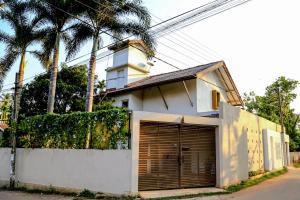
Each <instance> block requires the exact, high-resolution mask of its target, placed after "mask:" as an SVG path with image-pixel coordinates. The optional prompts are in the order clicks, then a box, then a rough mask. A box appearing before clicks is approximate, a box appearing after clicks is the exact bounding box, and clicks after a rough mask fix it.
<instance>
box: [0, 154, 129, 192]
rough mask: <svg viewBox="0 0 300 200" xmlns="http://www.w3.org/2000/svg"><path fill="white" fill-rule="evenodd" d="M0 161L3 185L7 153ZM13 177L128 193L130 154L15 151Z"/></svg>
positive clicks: (46, 184) (43, 183)
mask: <svg viewBox="0 0 300 200" xmlns="http://www.w3.org/2000/svg"><path fill="white" fill-rule="evenodd" d="M7 155H8V156H7ZM0 160H1V162H0V179H1V180H2V181H7V180H8V178H9V170H8V169H9V168H8V167H7V164H6V163H9V151H8V150H7V149H0ZM16 174H17V181H18V182H20V183H26V184H35V185H43V186H53V187H61V188H67V189H78V190H82V189H84V188H86V189H89V190H91V191H99V192H106V193H113V194H124V193H130V191H131V190H130V189H131V150H104V151H102V150H73V149H64V150H62V149H61V150H59V149H17V162H16Z"/></svg>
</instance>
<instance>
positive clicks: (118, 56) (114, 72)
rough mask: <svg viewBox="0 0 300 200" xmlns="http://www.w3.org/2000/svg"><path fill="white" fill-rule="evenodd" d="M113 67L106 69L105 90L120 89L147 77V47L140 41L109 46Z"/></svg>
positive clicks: (148, 66) (129, 41) (148, 67)
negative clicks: (112, 53)
mask: <svg viewBox="0 0 300 200" xmlns="http://www.w3.org/2000/svg"><path fill="white" fill-rule="evenodd" d="M109 50H113V51H114V55H113V66H112V67H109V68H107V69H106V72H107V73H106V88H107V90H113V89H120V88H124V87H126V85H128V84H129V83H132V82H134V81H138V80H141V79H143V78H145V77H147V76H149V69H150V65H149V64H148V59H147V55H146V53H145V52H146V51H147V46H146V45H145V44H144V43H143V42H142V41H141V40H127V41H125V42H123V43H121V44H118V45H114V46H111V47H110V48H109Z"/></svg>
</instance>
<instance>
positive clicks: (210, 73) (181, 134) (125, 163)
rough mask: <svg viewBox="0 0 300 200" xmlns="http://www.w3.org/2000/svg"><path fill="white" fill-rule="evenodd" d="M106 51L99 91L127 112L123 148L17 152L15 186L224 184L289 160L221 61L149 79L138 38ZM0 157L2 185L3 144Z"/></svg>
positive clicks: (283, 139) (276, 129) (5, 167)
mask: <svg viewBox="0 0 300 200" xmlns="http://www.w3.org/2000/svg"><path fill="white" fill-rule="evenodd" d="M110 50H113V51H114V56H113V58H114V60H113V66H112V67H110V68H108V69H107V78H106V81H107V92H106V95H107V96H109V97H111V98H112V99H114V104H115V105H116V106H123V107H128V108H129V109H130V110H132V113H131V117H130V123H129V125H130V128H129V130H130V134H129V136H130V144H131V145H130V148H129V149H126V150H124V149H119V150H104V151H102V150H59V149H33V150H32V149H18V150H17V151H18V153H17V155H18V156H17V168H16V172H17V173H16V174H17V180H18V184H19V185H21V186H22V184H23V185H25V186H29V187H36V186H41V185H42V186H46V187H49V186H51V187H55V188H63V189H66V188H67V189H77V190H80V189H83V188H87V189H89V190H92V191H100V192H108V193H115V194H136V193H137V192H141V191H145V190H158V189H159V190H161V189H175V188H176V189H178V188H195V187H211V186H212V187H218V188H224V187H227V186H229V185H231V184H236V183H239V182H241V181H243V180H247V179H248V178H249V174H253V173H250V172H254V171H255V172H257V171H259V172H261V171H271V170H278V169H281V168H282V167H283V166H286V165H288V164H289V149H288V146H289V138H288V136H287V135H285V134H282V133H280V132H281V127H280V125H278V124H276V123H273V122H270V121H268V120H266V119H264V118H262V117H259V116H256V115H254V114H252V113H249V112H246V111H245V110H243V109H241V108H240V107H242V106H243V102H242V99H241V97H240V95H239V92H238V90H237V88H236V86H235V84H234V82H233V79H232V77H231V76H230V73H229V71H228V69H227V67H226V65H225V63H224V62H223V61H219V62H214V63H209V64H205V65H200V66H196V67H193V68H189V69H184V70H178V71H174V72H170V73H164V74H159V75H155V76H150V69H151V66H152V64H151V63H149V62H148V60H147V56H146V55H145V54H144V53H143V51H145V50H147V47H146V46H145V45H144V44H143V43H142V42H141V41H138V40H133V41H132V40H131V41H126V42H124V43H122V44H121V45H118V46H112V47H111V48H110ZM157 67H159V66H157ZM0 160H1V161H3V162H0V187H1V185H5V184H6V185H7V184H8V181H9V163H10V162H9V160H10V150H9V149H0ZM83 174H84V176H83Z"/></svg>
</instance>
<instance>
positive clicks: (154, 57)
mask: <svg viewBox="0 0 300 200" xmlns="http://www.w3.org/2000/svg"><path fill="white" fill-rule="evenodd" d="M46 3H47V4H48V5H50V6H52V7H54V8H55V9H58V10H60V11H61V12H64V13H66V14H68V15H70V16H72V17H73V18H75V19H77V20H79V21H81V22H83V23H85V24H87V25H89V26H92V25H91V24H89V23H87V22H86V21H84V20H82V19H80V18H78V17H77V16H75V15H72V14H71V13H68V12H66V11H64V10H63V9H61V8H59V7H57V6H54V5H52V4H50V3H48V2H46ZM193 10H195V9H193ZM181 15H182V14H180V15H178V16H181ZM176 17H177V16H175V17H173V18H171V19H174V18H176ZM166 21H170V19H168V20H165V22H166ZM160 24H162V22H161V23H160ZM155 26H156V25H155ZM102 32H103V33H105V34H107V35H109V36H111V37H113V38H115V39H117V40H119V41H123V40H124V39H123V40H122V39H120V38H117V37H115V36H113V35H111V34H109V33H107V31H102ZM128 38H129V37H127V38H126V39H128ZM108 46H110V45H108ZM108 46H106V47H108ZM130 46H132V45H130ZM132 47H133V48H136V49H138V50H140V51H142V52H144V51H143V50H141V49H139V48H137V47H135V46H132ZM103 48H105V47H102V48H100V49H99V50H101V49H103ZM144 53H145V52H144ZM112 54H113V53H112ZM112 54H109V55H112ZM109 55H106V56H104V57H107V56H109ZM81 57H82V56H81ZM104 57H102V58H104ZM102 58H100V59H102ZM154 58H156V59H157V60H159V61H161V62H164V63H166V64H168V65H170V66H172V67H174V68H176V69H179V70H182V69H181V68H179V67H177V66H175V65H173V64H171V63H169V62H167V61H165V60H163V59H161V58H158V57H157V56H154ZM76 59H78V58H76ZM172 59H174V58H172ZM74 60H75V59H74ZM74 60H72V61H74ZM97 60H99V59H97ZM69 62H71V61H69ZM72 67H76V65H75V66H72ZM46 73H47V72H45V73H40V74H37V75H35V76H32V77H29V78H26V79H24V80H28V79H31V78H34V77H37V76H38V75H42V74H46Z"/></svg>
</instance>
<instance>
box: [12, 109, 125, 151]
mask: <svg viewBox="0 0 300 200" xmlns="http://www.w3.org/2000/svg"><path fill="white" fill-rule="evenodd" d="M127 127H128V113H127V110H126V109H123V108H112V109H109V110H100V111H97V112H92V113H87V112H75V113H71V114H63V115H58V114H45V115H38V116H34V117H29V118H26V119H24V120H22V121H21V122H20V123H19V126H18V146H19V147H23V148H62V149H83V148H85V144H86V138H87V134H88V133H91V146H90V148H93V149H116V148H117V147H118V144H119V143H121V144H123V146H124V145H125V144H126V141H127V133H128V130H127Z"/></svg>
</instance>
